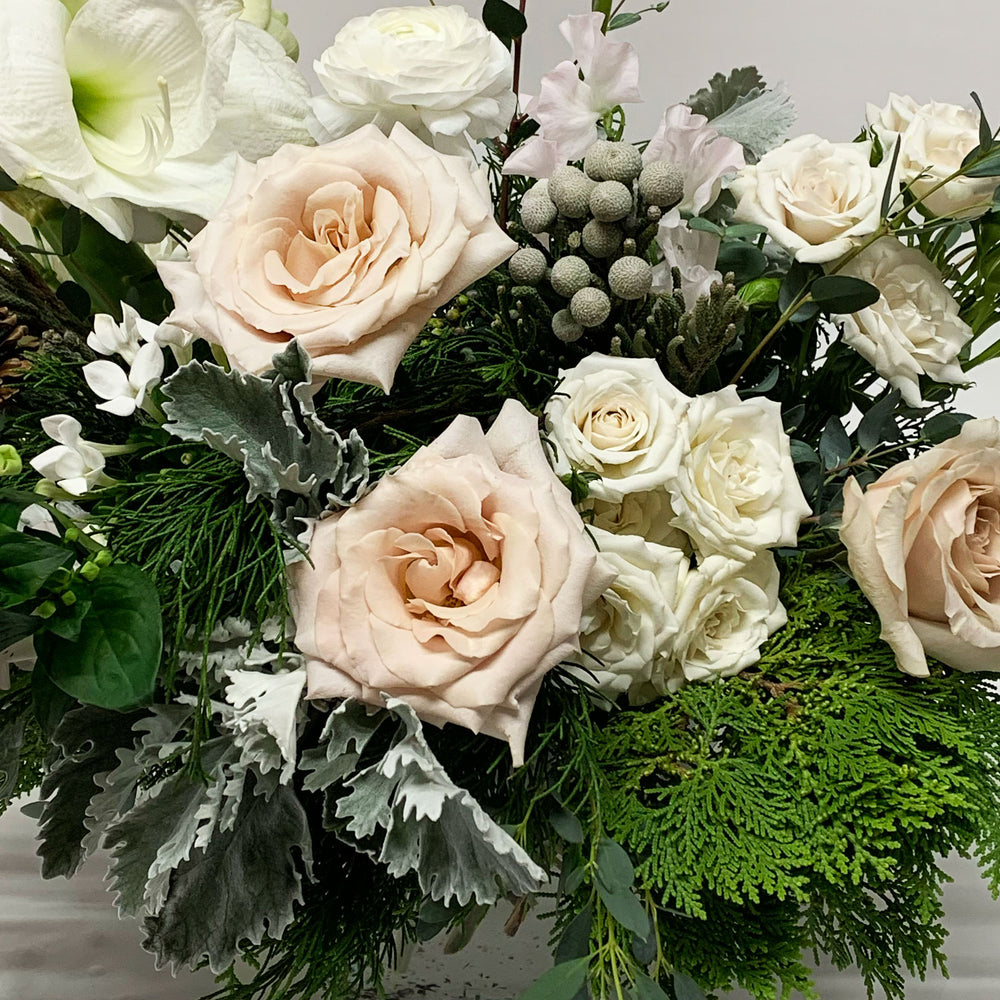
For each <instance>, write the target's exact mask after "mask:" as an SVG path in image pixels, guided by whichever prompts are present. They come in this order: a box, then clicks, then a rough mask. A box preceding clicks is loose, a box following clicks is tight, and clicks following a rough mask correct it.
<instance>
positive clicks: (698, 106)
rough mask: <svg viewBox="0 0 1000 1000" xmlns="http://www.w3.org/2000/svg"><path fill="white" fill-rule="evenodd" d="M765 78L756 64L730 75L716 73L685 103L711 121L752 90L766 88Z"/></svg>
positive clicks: (735, 70) (734, 71)
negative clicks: (706, 84) (705, 85)
mask: <svg viewBox="0 0 1000 1000" xmlns="http://www.w3.org/2000/svg"><path fill="white" fill-rule="evenodd" d="M764 86H765V84H764V80H763V78H762V77H761V75H760V72H759V71H758V69H757V67H756V66H744V67H743V68H742V69H734V70H733V71H732V72H731V73H730V74H729V76H726V75H725V73H716V74H715V76H713V77H712V79H711V80H709V81H708V86H707V87H702V88H701V90H699V91H697V92H695V93H694V94H692V95H691V96H690V97H689V98H688V99H687V100H686V101H685V102H684V103H685V104H687V105H688V106H689V107H690V108H691V110H692V111H693V112H694V113H695V114H696V115H704V116H705V117H706V118H708V120H709V121H711V120H712V119H713V118H717V117H718V116H719V115H721V114H722V112H723V111H728V110H729V109H730V108H731V107H732V106H733V105H734V104H735V103H736V102H737V101H738V100H739V99H740V98H741V97H745V96H746V95H747V94H749V93H751V92H752V91H754V90H756V91H761V90H763V89H764Z"/></svg>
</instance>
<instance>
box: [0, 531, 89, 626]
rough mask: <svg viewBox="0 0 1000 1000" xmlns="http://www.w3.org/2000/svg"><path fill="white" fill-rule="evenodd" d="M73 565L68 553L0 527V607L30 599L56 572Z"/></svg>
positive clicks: (51, 544)
mask: <svg viewBox="0 0 1000 1000" xmlns="http://www.w3.org/2000/svg"><path fill="white" fill-rule="evenodd" d="M72 561H73V553H72V552H71V551H70V550H69V549H64V548H63V547H62V546H61V545H54V544H53V543H52V542H46V541H43V540H42V539H41V538H34V537H32V536H31V535H26V534H24V532H21V531H15V530H14V529H13V528H9V527H7V526H6V525H3V524H0V607H3V608H10V607H13V606H14V605H15V604H21V603H22V602H24V601H27V600H29V599H31V598H32V597H34V596H35V595H36V594H37V593H38V592H39V591H40V590H41V589H42V587H43V586H44V585H45V582H46V580H48V579H49V577H51V576H52V574H53V573H55V571H56V570H57V569H60V568H62V567H63V566H68V565H69V564H70V563H71V562H72Z"/></svg>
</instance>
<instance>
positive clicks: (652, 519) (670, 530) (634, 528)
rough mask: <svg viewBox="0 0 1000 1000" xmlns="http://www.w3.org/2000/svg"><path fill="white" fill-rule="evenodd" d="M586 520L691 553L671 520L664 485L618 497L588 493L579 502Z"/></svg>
mask: <svg viewBox="0 0 1000 1000" xmlns="http://www.w3.org/2000/svg"><path fill="white" fill-rule="evenodd" d="M582 510H583V516H584V519H585V520H586V521H588V523H590V524H592V525H593V526H594V527H595V528H600V529H601V530H602V531H610V532H613V533H614V534H616V535H639V536H641V537H642V538H645V539H646V541H648V542H656V544H657V545H668V546H670V547H671V548H675V549H684V550H685V551H686V552H688V553H690V551H691V546H690V543H689V541H688V537H687V535H685V534H684V532H683V531H680V530H679V529H678V528H675V527H674V526H673V524H672V523H671V522H672V521H673V519H674V509H673V507H671V506H670V494H668V493H667V491H666V490H665V489H660V490H648V491H646V492H645V493H626V494H625V496H623V497H622V498H621V500H599V499H598V498H597V497H587V499H586V500H585V501H584V502H583V504H582Z"/></svg>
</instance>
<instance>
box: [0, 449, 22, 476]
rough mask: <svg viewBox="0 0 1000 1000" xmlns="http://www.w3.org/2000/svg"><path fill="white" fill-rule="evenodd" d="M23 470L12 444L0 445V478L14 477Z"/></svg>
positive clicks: (19, 457)
mask: <svg viewBox="0 0 1000 1000" xmlns="http://www.w3.org/2000/svg"><path fill="white" fill-rule="evenodd" d="M23 468H24V465H23V464H22V463H21V456H20V455H19V454H18V453H17V449H16V448H15V447H14V446H13V445H12V444H0V476H16V475H18V474H19V473H20V472H21V470H22V469H23Z"/></svg>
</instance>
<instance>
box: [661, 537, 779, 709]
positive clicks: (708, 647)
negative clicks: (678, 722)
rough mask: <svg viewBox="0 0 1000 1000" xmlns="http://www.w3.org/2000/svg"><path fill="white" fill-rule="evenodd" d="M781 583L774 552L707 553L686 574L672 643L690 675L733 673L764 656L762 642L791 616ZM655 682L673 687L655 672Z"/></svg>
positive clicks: (695, 678)
mask: <svg viewBox="0 0 1000 1000" xmlns="http://www.w3.org/2000/svg"><path fill="white" fill-rule="evenodd" d="M779 584H780V576H779V574H778V566H777V564H776V563H775V561H774V556H772V555H771V553H770V552H762V553H761V554H760V555H759V556H757V557H756V558H755V559H754V560H753V561H752V562H750V563H741V562H738V561H736V560H732V559H727V558H726V557H725V556H718V555H716V556H709V557H708V558H707V559H706V560H705V561H704V562H703V563H702V564H701V565H700V566H698V567H697V568H696V569H692V570H691V571H690V572H689V573H688V574H687V576H686V577H685V578H684V584H683V587H682V590H681V595H680V598H679V600H678V601H677V604H676V606H675V612H676V615H677V620H678V621H679V622H680V623H681V628H680V630H679V631H678V633H677V635H676V636H675V637H674V639H673V641H672V649H671V658H672V660H673V661H674V662H675V663H676V665H677V666H678V667H679V668H680V670H682V671H683V674H684V677H685V678H686V679H687V680H689V681H702V680H713V679H715V678H718V677H732V676H733V675H734V674H738V673H739V672H740V671H741V670H745V669H746V668H747V667H749V666H751V665H753V664H754V663H756V662H757V661H758V660H759V659H760V647H761V644H762V643H763V642H764V640H765V639H767V637H768V636H769V635H771V634H772V633H774V632H775V631H777V630H778V629H779V628H781V626H782V625H784V624H785V622H786V621H787V620H788V616H787V614H786V613H785V609H784V607H783V606H782V604H781V602H780V601H779V600H778V587H779ZM653 688H654V690H655V691H656V693H657V694H663V693H665V691H666V690H669V688H665V687H663V685H662V684H657V677H656V675H655V674H654V677H653Z"/></svg>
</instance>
